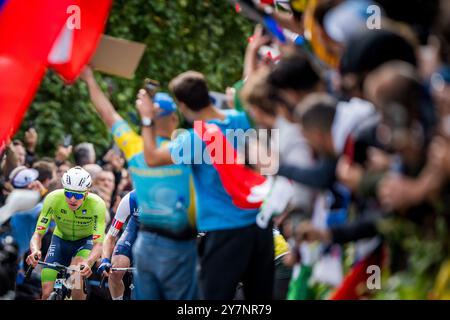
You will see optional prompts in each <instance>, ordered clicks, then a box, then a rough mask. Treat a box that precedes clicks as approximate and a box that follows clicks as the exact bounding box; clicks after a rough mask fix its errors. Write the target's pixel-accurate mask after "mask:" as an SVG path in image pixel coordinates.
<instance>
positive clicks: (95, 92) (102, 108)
mask: <svg viewBox="0 0 450 320" xmlns="http://www.w3.org/2000/svg"><path fill="white" fill-rule="evenodd" d="M80 79H82V80H83V81H84V82H86V84H87V86H88V90H89V96H90V98H91V101H92V103H93V104H94V107H95V110H96V111H97V113H98V114H99V116H100V118H101V119H102V120H103V122H104V123H105V124H106V125H107V126H108V128H109V129H111V127H112V126H113V124H114V123H115V122H116V121H118V120H121V119H122V117H121V116H120V115H119V114H118V113H117V111H116V110H115V109H114V106H113V105H112V104H111V101H109V99H108V98H107V97H106V95H105V94H104V93H103V91H102V89H101V88H100V86H99V85H98V83H97V81H96V80H95V77H94V73H93V72H92V69H91V68H90V67H88V66H87V67H86V68H85V69H84V70H83V72H82V73H81V75H80Z"/></svg>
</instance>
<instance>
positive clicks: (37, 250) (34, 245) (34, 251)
mask: <svg viewBox="0 0 450 320" xmlns="http://www.w3.org/2000/svg"><path fill="white" fill-rule="evenodd" d="M42 237H43V235H41V234H40V233H38V232H35V233H33V236H32V237H31V241H30V251H31V253H30V255H29V256H28V257H27V263H28V264H29V265H32V266H33V267H35V266H36V265H37V263H38V261H39V260H40V259H41V258H42V253H41V247H42ZM36 258H37V259H36Z"/></svg>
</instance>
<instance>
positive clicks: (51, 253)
mask: <svg viewBox="0 0 450 320" xmlns="http://www.w3.org/2000/svg"><path fill="white" fill-rule="evenodd" d="M55 249H56V245H55V244H52V245H50V247H48V253H47V256H49V257H53V256H54V255H55Z"/></svg>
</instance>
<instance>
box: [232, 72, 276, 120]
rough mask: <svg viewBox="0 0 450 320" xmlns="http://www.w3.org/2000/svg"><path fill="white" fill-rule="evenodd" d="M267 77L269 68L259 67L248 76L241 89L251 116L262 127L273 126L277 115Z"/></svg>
mask: <svg viewBox="0 0 450 320" xmlns="http://www.w3.org/2000/svg"><path fill="white" fill-rule="evenodd" d="M267 79H268V72H267V70H266V69H259V70H258V71H256V73H255V74H254V75H252V76H250V77H249V78H248V80H247V81H246V82H245V84H244V87H243V89H242V91H241V97H242V100H243V101H244V103H245V105H246V106H247V108H248V111H249V114H250V117H251V118H252V119H253V121H254V122H255V123H256V124H257V125H258V126H259V127H261V128H272V127H273V125H274V122H275V118H276V115H277V114H276V107H275V104H274V102H273V99H272V97H271V93H270V92H271V87H270V85H269V84H268V82H267Z"/></svg>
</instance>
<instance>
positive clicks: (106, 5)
mask: <svg viewBox="0 0 450 320" xmlns="http://www.w3.org/2000/svg"><path fill="white" fill-rule="evenodd" d="M72 2H74V3H76V4H77V6H74V5H72V6H71V7H69V8H68V10H67V11H68V12H67V13H68V14H69V18H68V21H67V23H66V24H65V25H64V27H63V29H62V31H61V34H60V37H59V38H58V43H57V46H56V47H55V48H54V49H55V50H53V51H52V55H51V56H50V57H49V63H50V66H51V67H52V68H53V69H55V70H56V71H57V72H58V73H59V74H60V75H61V76H62V77H63V79H64V80H65V81H66V82H73V81H74V80H75V79H76V78H77V77H78V75H79V74H80V72H81V70H82V69H83V67H84V66H85V65H86V64H87V63H88V62H89V61H90V59H91V57H92V55H93V54H94V52H95V49H96V48H97V45H98V42H99V40H100V37H101V34H102V32H103V29H104V27H105V23H106V20H107V18H108V13H109V10H110V8H111V4H112V1H111V0H95V1H92V0H78V1H72ZM53 53H55V54H53ZM52 58H53V59H54V60H56V61H52Z"/></svg>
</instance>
